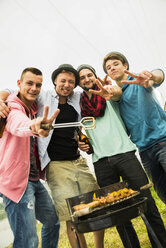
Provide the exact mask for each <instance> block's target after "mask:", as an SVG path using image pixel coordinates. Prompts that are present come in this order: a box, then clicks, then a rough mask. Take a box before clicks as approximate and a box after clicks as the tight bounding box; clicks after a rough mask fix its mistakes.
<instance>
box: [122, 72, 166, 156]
mask: <svg viewBox="0 0 166 248" xmlns="http://www.w3.org/2000/svg"><path fill="white" fill-rule="evenodd" d="M133 79H134V78H132V77H130V76H128V78H127V80H133ZM155 86H158V85H157V84H155ZM122 91H123V94H122V99H121V101H120V113H121V116H122V119H123V121H124V123H125V125H126V128H127V131H128V134H129V135H130V138H131V140H132V141H133V143H135V144H136V146H137V147H138V149H139V152H142V151H145V150H147V149H149V148H150V147H152V146H154V145H155V144H157V143H159V142H160V141H163V140H166V113H165V112H164V110H163V109H162V108H161V106H160V105H159V103H158V102H157V100H156V99H155V97H154V94H153V88H152V87H150V88H147V89H146V88H144V87H143V86H140V85H136V84H129V85H128V84H124V85H123V87H122Z"/></svg>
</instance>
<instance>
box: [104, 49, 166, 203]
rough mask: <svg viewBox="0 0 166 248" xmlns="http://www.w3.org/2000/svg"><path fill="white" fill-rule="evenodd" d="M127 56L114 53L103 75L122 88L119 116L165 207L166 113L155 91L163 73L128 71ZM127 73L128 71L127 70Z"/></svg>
mask: <svg viewBox="0 0 166 248" xmlns="http://www.w3.org/2000/svg"><path fill="white" fill-rule="evenodd" d="M128 68H129V62H128V61H127V59H126V58H125V59H124V55H122V54H120V53H117V52H111V53H109V54H107V55H106V56H105V58H104V60H103V69H104V71H105V72H106V73H107V74H108V75H109V76H110V77H111V78H112V79H113V80H115V81H116V83H117V85H119V86H120V87H121V88H122V91H123V95H122V99H121V101H120V113H121V116H122V118H123V121H124V123H125V125H126V127H127V130H128V133H129V135H130V138H131V140H132V141H133V142H134V143H135V144H136V146H137V147H138V150H139V154H140V157H141V160H142V164H143V166H144V168H145V170H146V172H147V174H148V176H149V178H150V179H151V181H152V182H153V184H154V188H155V190H156V192H157V194H158V196H159V197H160V199H161V200H162V201H163V202H164V203H166V183H165V182H166V113H165V112H164V110H163V109H162V108H161V106H160V105H159V104H158V102H157V101H156V99H155V98H154V94H153V88H156V87H158V86H160V85H161V83H162V82H163V80H164V73H163V71H162V70H159V69H157V70H153V71H152V72H149V71H143V72H141V73H139V74H138V75H136V74H133V73H130V72H129V71H127V70H128ZM126 69H127V70H126Z"/></svg>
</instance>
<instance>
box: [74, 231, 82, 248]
mask: <svg viewBox="0 0 166 248" xmlns="http://www.w3.org/2000/svg"><path fill="white" fill-rule="evenodd" d="M73 232H74V233H75V237H76V246H77V248H81V245H80V241H79V238H78V235H77V232H76V230H75V228H73Z"/></svg>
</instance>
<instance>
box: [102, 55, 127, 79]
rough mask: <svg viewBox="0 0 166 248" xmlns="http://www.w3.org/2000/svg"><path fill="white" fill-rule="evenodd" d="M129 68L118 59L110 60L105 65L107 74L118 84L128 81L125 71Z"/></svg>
mask: <svg viewBox="0 0 166 248" xmlns="http://www.w3.org/2000/svg"><path fill="white" fill-rule="evenodd" d="M127 68H128V65H127V64H123V63H122V62H121V61H120V60H118V59H109V60H107V61H106V63H105V69H106V71H107V74H108V75H109V76H110V78H111V79H112V80H115V81H116V82H117V83H120V82H121V80H125V79H126V74H125V73H124V70H125V69H127Z"/></svg>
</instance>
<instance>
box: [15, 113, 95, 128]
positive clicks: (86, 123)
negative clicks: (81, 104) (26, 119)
mask: <svg viewBox="0 0 166 248" xmlns="http://www.w3.org/2000/svg"><path fill="white" fill-rule="evenodd" d="M64 127H65V128H66V127H83V128H84V129H85V130H88V129H94V128H95V127H96V121H95V118H94V117H91V116H88V117H84V118H82V119H81V121H78V122H68V123H58V124H53V125H50V124H41V128H42V129H44V130H52V129H54V128H64ZM29 129H30V127H21V128H17V131H24V132H26V131H29Z"/></svg>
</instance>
